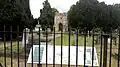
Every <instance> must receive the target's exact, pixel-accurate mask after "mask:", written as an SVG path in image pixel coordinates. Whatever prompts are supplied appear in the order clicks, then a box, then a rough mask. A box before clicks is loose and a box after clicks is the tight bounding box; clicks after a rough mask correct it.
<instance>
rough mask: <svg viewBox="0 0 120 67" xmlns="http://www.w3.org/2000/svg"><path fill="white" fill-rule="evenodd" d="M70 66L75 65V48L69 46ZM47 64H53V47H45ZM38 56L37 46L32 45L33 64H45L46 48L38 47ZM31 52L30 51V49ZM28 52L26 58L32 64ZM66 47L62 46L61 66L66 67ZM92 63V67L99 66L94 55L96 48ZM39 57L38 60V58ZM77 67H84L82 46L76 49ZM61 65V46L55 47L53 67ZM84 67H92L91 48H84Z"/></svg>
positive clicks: (30, 55)
mask: <svg viewBox="0 0 120 67" xmlns="http://www.w3.org/2000/svg"><path fill="white" fill-rule="evenodd" d="M70 48H71V49H70V61H71V62H70V65H72V66H74V65H76V46H70ZM47 49H48V50H47V64H48V65H52V64H53V58H54V57H53V46H51V45H50V46H48V47H47ZM40 50H41V51H40V55H39V45H33V54H34V55H33V63H35V64H39V59H40V61H41V62H40V64H46V46H45V45H41V47H40ZM31 51H32V49H31ZM31 51H30V54H29V57H28V61H27V63H28V64H31V63H32V54H31V53H32V52H31ZM68 52H69V51H68V46H63V52H62V57H63V58H62V64H63V65H68ZM93 52H94V56H93V57H94V58H93V60H94V62H93V66H99V64H98V58H97V53H96V48H94V51H93ZM39 56H40V58H39ZM77 60H78V65H79V66H80V65H81V66H83V65H84V46H79V47H78V59H77ZM60 64H61V46H56V47H55V65H60ZM85 66H92V47H86V60H85Z"/></svg>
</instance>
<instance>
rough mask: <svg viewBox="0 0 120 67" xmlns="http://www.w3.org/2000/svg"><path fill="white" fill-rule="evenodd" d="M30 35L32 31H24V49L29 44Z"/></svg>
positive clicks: (26, 29)
mask: <svg viewBox="0 0 120 67" xmlns="http://www.w3.org/2000/svg"><path fill="white" fill-rule="evenodd" d="M29 33H30V29H28V28H25V29H24V30H23V38H22V46H23V47H24V46H25V45H27V44H28V42H29Z"/></svg>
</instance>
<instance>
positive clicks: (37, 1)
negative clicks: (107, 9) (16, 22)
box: [30, 0, 120, 18]
mask: <svg viewBox="0 0 120 67" xmlns="http://www.w3.org/2000/svg"><path fill="white" fill-rule="evenodd" d="M44 1H45V0H30V9H31V13H32V15H33V17H34V18H38V17H39V16H40V9H42V8H43V6H42V3H43V2H44ZM48 1H49V2H50V5H51V7H55V8H56V9H57V10H58V11H59V12H61V13H62V12H67V11H68V10H69V9H70V6H71V5H73V4H75V3H76V2H77V1H78V0H48ZM98 1H100V2H102V1H104V2H105V3H106V4H113V3H120V0H98Z"/></svg>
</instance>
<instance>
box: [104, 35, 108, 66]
mask: <svg viewBox="0 0 120 67" xmlns="http://www.w3.org/2000/svg"><path fill="white" fill-rule="evenodd" d="M108 37H109V35H106V34H105V35H103V38H104V54H103V67H107V47H108V45H107V44H108Z"/></svg>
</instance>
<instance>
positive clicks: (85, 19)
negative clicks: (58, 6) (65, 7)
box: [68, 0, 120, 33]
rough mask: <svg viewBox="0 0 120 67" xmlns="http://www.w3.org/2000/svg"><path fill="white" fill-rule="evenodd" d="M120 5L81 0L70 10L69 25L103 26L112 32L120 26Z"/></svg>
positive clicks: (94, 0)
mask: <svg viewBox="0 0 120 67" xmlns="http://www.w3.org/2000/svg"><path fill="white" fill-rule="evenodd" d="M119 7H120V6H119V5H106V4H105V3H104V2H98V1H97V0H79V1H78V2H77V3H76V4H75V5H72V6H71V8H70V10H69V11H68V20H69V25H70V26H71V27H72V28H82V29H87V31H88V30H89V31H90V30H92V29H93V28H96V27H98V28H101V29H102V30H103V31H104V32H106V33H107V32H110V30H111V29H116V28H117V27H118V26H119V24H120V23H119V19H118V18H119V16H120V15H119V14H120V13H119Z"/></svg>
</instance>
